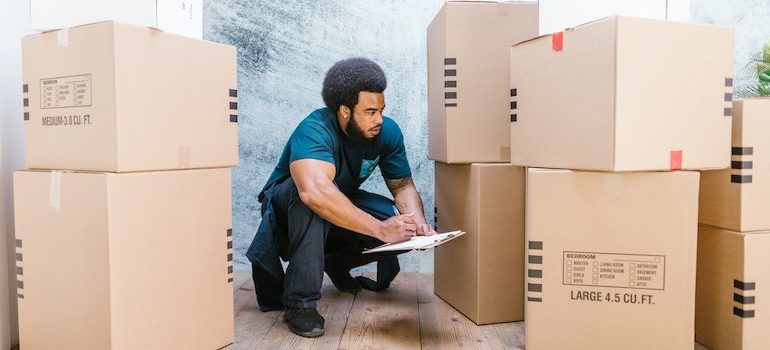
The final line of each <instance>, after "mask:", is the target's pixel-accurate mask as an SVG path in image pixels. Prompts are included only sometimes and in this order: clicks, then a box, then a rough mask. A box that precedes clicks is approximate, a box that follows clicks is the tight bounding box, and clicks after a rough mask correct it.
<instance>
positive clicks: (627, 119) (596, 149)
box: [511, 17, 733, 171]
mask: <svg viewBox="0 0 770 350" xmlns="http://www.w3.org/2000/svg"><path fill="white" fill-rule="evenodd" d="M732 49H733V30H732V29H730V28H723V27H717V26H711V25H699V24H684V23H675V22H668V21H658V20H650V19H639V18H631V17H610V18H605V19H602V20H599V21H596V22H593V23H589V24H586V25H582V26H579V27H576V28H574V29H569V30H566V31H564V32H563V33H561V34H555V35H549V36H544V37H540V38H536V39H533V40H530V41H526V42H523V43H520V44H518V45H515V46H513V47H512V48H511V95H514V96H511V150H512V151H511V162H512V163H513V164H514V165H520V166H533V167H544V168H562V169H579V170H602V171H649V170H670V169H725V168H727V167H728V166H729V163H730V155H729V149H727V147H728V145H729V143H730V125H731V118H730V107H731V99H732V89H733V88H732V79H731V77H732V69H733V67H732ZM693 57H705V58H707V59H705V58H704V59H693ZM692 101H697V103H691V102H692Z"/></svg>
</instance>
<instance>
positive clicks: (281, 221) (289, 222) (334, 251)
mask: <svg viewBox="0 0 770 350" xmlns="http://www.w3.org/2000/svg"><path fill="white" fill-rule="evenodd" d="M346 195H347V197H348V199H350V201H351V202H352V203H353V204H354V205H355V206H356V207H358V208H360V209H362V210H363V211H365V212H367V213H369V214H370V215H372V216H374V217H375V218H377V219H379V220H385V219H387V218H389V217H391V216H393V215H395V214H396V213H395V208H394V203H393V201H392V200H390V199H388V198H385V197H383V196H380V195H377V194H373V193H368V192H366V191H363V190H357V191H354V192H352V193H346ZM272 205H273V209H274V210H275V214H276V218H277V221H278V226H279V228H280V229H279V230H278V231H279V232H278V234H277V238H278V243H279V244H278V245H279V249H280V253H281V256H282V257H283V258H284V259H285V260H287V261H288V262H289V265H288V267H287V269H286V272H285V276H284V281H283V293H282V296H281V302H282V304H283V306H284V307H290V308H300V307H304V308H309V307H315V306H316V301H318V299H320V298H321V285H322V283H323V274H324V267H325V265H326V264H329V266H326V268H327V269H329V268H332V269H334V270H335V271H346V272H347V271H350V269H352V268H354V267H358V266H363V265H366V264H368V263H371V262H375V261H376V262H377V282H376V284H375V283H374V282H373V281H371V280H367V279H359V281H360V282H362V284H363V285H364V287H367V286H368V289H382V288H387V286H388V285H389V283H390V282H391V281H392V280H393V278H395V276H396V274H398V271H399V265H398V258H397V257H396V254H400V253H403V251H402V252H389V253H380V254H365V255H363V254H361V252H362V251H363V250H364V249H365V248H374V247H376V246H378V245H381V244H383V242H382V241H380V240H378V239H376V238H373V237H370V236H366V235H362V234H359V233H356V232H352V231H350V230H347V229H343V228H340V227H337V226H334V225H332V224H330V223H329V222H327V221H326V220H325V219H323V218H321V217H320V216H319V215H318V214H316V213H315V212H313V211H312V210H311V209H310V208H309V207H308V206H306V205H305V204H304V203H303V202H302V201H301V200H300V198H299V193H298V191H297V186H296V185H295V184H294V181H293V180H292V179H291V178H289V179H287V180H285V181H284V182H282V183H281V184H278V185H276V187H275V190H274V191H273V196H272ZM252 267H253V268H256V267H255V266H254V265H252ZM255 276H256V275H255ZM367 282H370V283H367ZM255 283H256V281H255ZM276 287H277V286H276ZM275 289H277V288H273V290H269V291H268V290H265V288H259V286H258V288H257V293H260V292H262V293H269V294H273V298H275V297H277V296H278V292H280V291H279V290H275ZM263 297H265V298H263V299H268V300H269V299H271V297H270V296H267V295H265V296H263ZM275 302H277V300H275Z"/></svg>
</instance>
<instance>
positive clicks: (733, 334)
mask: <svg viewBox="0 0 770 350" xmlns="http://www.w3.org/2000/svg"><path fill="white" fill-rule="evenodd" d="M768 252H770V231H763V232H757V233H745V232H735V231H730V230H725V229H721V228H717V227H712V226H707V225H700V229H699V231H698V283H697V288H696V297H695V301H696V307H695V334H696V340H697V341H698V342H699V343H701V344H703V345H705V346H707V347H709V348H710V349H714V350H741V349H743V350H764V349H767V348H768V344H770V332H768V330H770V312H768V310H769V309H768V308H770V288H769V287H768V286H770V271H769V270H768V269H767V266H768V264H769V263H770V261H768Z"/></svg>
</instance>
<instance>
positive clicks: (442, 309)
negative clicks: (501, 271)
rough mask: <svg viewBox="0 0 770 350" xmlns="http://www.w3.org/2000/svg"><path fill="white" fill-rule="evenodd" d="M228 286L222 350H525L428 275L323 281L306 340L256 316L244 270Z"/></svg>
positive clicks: (518, 327) (269, 315)
mask: <svg viewBox="0 0 770 350" xmlns="http://www.w3.org/2000/svg"><path fill="white" fill-rule="evenodd" d="M369 277H371V278H374V276H373V275H369ZM234 287H235V288H236V290H235V343H233V344H232V345H230V346H228V347H225V348H224V350H251V349H254V350H257V349H291V350H302V349H321V350H322V349H348V350H353V349H436V350H443V349H522V350H523V349H524V348H525V347H524V323H523V322H511V323H501V324H494V325H485V326H476V325H475V324H474V323H473V322H471V321H470V320H468V319H467V318H466V317H465V316H463V315H462V314H461V313H459V312H458V311H457V310H455V309H454V308H452V307H451V306H449V305H448V304H447V303H445V302H444V301H443V300H441V299H440V298H438V297H436V296H435V295H434V294H433V274H415V273H401V274H399V275H398V277H397V278H396V279H395V281H393V283H391V287H390V288H389V289H388V290H385V291H382V292H379V293H374V292H370V291H366V290H363V291H361V292H359V293H358V294H357V295H355V296H353V295H352V294H349V293H341V292H339V291H337V290H336V289H335V288H334V286H333V285H332V284H331V282H330V281H329V280H328V278H326V277H325V279H324V285H323V289H322V294H323V297H322V298H321V300H320V301H319V305H318V311H319V313H321V315H322V316H324V318H326V327H325V328H326V329H325V334H324V336H322V337H319V338H312V339H309V338H303V337H300V336H296V335H294V334H293V333H291V332H290V331H289V328H288V327H287V325H286V323H285V322H284V321H283V312H282V311H271V312H261V311H259V309H258V308H257V302H256V298H255V295H254V284H253V283H252V281H251V274H250V272H249V271H243V270H240V271H239V270H236V271H235V284H234ZM694 349H695V350H706V348H705V347H702V346H700V345H698V344H695V346H694Z"/></svg>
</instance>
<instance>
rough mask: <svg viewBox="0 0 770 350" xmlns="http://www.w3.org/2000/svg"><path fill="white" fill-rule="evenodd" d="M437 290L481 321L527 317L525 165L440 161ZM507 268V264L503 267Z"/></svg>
mask: <svg viewBox="0 0 770 350" xmlns="http://www.w3.org/2000/svg"><path fill="white" fill-rule="evenodd" d="M435 176H436V183H435V184H436V197H435V199H436V224H437V225H436V226H437V229H438V230H439V231H441V232H445V231H453V230H460V229H461V230H465V231H466V232H467V233H466V234H465V235H462V236H460V237H458V238H456V239H453V240H452V241H450V242H447V243H446V244H443V245H441V246H438V247H436V248H435V257H434V278H435V280H434V290H435V293H436V295H438V296H439V297H440V298H441V299H443V300H444V301H446V302H447V303H448V304H449V305H452V306H453V307H454V308H455V309H457V310H458V311H460V312H461V313H462V314H464V315H465V316H467V317H468V318H469V319H471V320H472V321H473V322H475V323H476V324H488V323H497V322H509V321H520V320H522V319H523V317H524V276H523V272H524V168H520V167H514V166H511V165H510V164H455V165H450V164H443V163H438V162H437V163H436V172H435ZM503 266H504V267H505V268H501V267H503Z"/></svg>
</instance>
